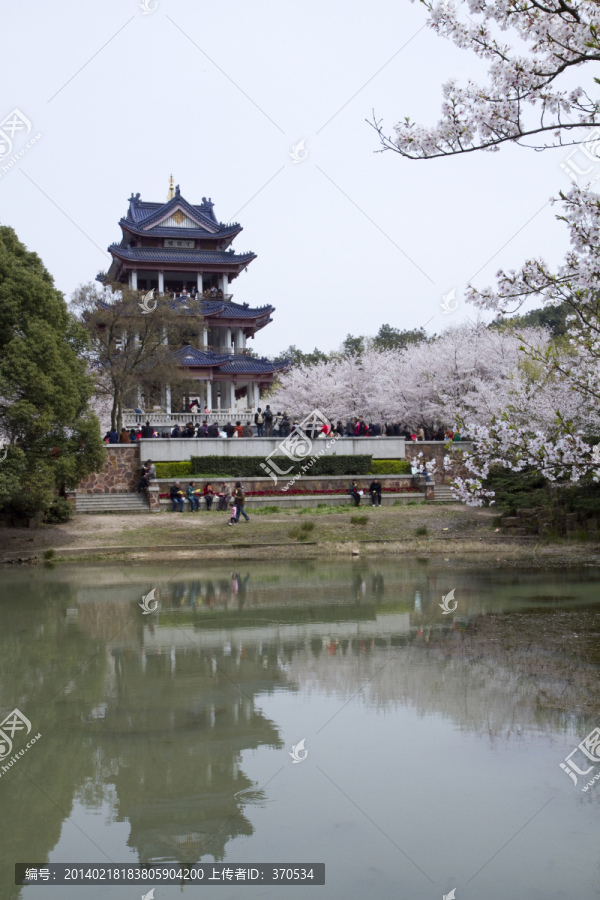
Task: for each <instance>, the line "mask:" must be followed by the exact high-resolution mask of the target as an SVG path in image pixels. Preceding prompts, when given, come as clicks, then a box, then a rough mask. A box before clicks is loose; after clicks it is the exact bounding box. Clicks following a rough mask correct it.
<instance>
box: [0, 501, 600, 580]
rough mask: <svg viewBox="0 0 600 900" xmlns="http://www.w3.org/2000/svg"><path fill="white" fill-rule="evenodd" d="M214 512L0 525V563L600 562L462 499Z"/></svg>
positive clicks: (592, 550) (597, 551) (574, 545)
mask: <svg viewBox="0 0 600 900" xmlns="http://www.w3.org/2000/svg"><path fill="white" fill-rule="evenodd" d="M219 516H220V514H217V513H215V512H211V513H207V512H205V511H203V512H201V513H193V514H192V513H188V514H186V515H182V514H179V513H177V514H174V513H169V512H166V513H161V514H159V515H155V516H149V515H147V514H142V515H131V514H111V515H106V514H91V515H85V516H84V515H78V516H75V517H74V518H73V519H71V520H70V521H69V522H66V523H63V524H60V525H46V526H42V527H41V528H39V529H35V530H30V529H16V528H2V529H0V542H1V544H2V547H3V552H2V557H1V558H0V566H13V565H42V564H44V563H52V564H55V563H59V562H60V563H75V562H83V563H85V562H102V561H109V560H119V561H127V560H132V561H133V560H160V561H161V562H164V561H168V560H173V561H175V560H185V559H194V558H196V559H198V560H210V559H214V560H218V559H244V560H250V559H257V560H265V559H290V560H293V559H298V560H303V559H310V558H312V559H327V558H331V559H352V558H375V557H381V558H382V559H383V558H388V559H389V558H390V557H397V558H398V559H399V560H403V559H407V558H408V559H413V558H415V557H420V558H429V557H432V556H440V557H443V558H447V559H448V560H449V559H450V558H452V559H454V560H456V559H458V558H460V557H471V558H474V559H478V560H479V561H481V562H483V561H484V560H486V561H488V562H489V564H491V565H497V564H498V563H503V564H505V565H547V566H555V565H559V564H567V565H577V564H580V565H581V564H583V565H600V542H599V541H582V540H574V539H568V538H561V539H558V540H556V541H553V542H550V541H548V540H547V539H545V538H540V537H538V536H529V535H519V536H518V537H517V536H516V535H515V536H514V537H513V536H512V535H510V534H508V535H507V534H503V533H502V532H500V529H499V527H498V516H497V513H496V511H494V510H490V509H482V508H478V509H473V508H468V507H464V506H460V505H457V504H442V505H436V504H422V505H416V506H409V507H402V508H399V507H398V508H396V507H380V508H377V509H373V508H371V507H362V508H361V509H360V511H359V514H358V515H357V512H356V511H354V510H352V509H347V510H346V509H344V510H343V511H339V510H333V509H325V510H319V511H318V512H317V510H315V509H307V510H289V511H285V512H282V511H278V512H270V511H269V512H268V513H262V514H260V513H258V512H256V511H255V512H254V513H253V514H252V515H251V521H250V522H249V523H245V524H242V523H241V522H240V528H241V529H242V530H241V533H240V529H239V528H232V529H230V528H227V527H224V526H225V525H226V521H225V519H224V518H223V517H219Z"/></svg>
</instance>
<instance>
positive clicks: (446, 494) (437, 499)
mask: <svg viewBox="0 0 600 900" xmlns="http://www.w3.org/2000/svg"><path fill="white" fill-rule="evenodd" d="M432 502H433V503H458V500H457V499H456V497H455V496H454V491H453V490H452V488H451V487H450V485H448V484H436V486H435V488H434V489H433V501H432Z"/></svg>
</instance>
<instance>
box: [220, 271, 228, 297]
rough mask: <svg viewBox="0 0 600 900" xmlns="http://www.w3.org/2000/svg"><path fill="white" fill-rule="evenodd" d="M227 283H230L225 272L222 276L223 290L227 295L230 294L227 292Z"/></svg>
mask: <svg viewBox="0 0 600 900" xmlns="http://www.w3.org/2000/svg"><path fill="white" fill-rule="evenodd" d="M227 283H228V282H227V275H226V273H225V272H223V274H222V275H221V290H222V291H223V293H224V294H227V293H228V291H227Z"/></svg>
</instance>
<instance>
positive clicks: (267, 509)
mask: <svg viewBox="0 0 600 900" xmlns="http://www.w3.org/2000/svg"><path fill="white" fill-rule="evenodd" d="M278 512H281V510H280V508H279V507H278V506H258V507H257V508H256V509H253V510H252V513H253V515H255V516H267V515H269V513H278Z"/></svg>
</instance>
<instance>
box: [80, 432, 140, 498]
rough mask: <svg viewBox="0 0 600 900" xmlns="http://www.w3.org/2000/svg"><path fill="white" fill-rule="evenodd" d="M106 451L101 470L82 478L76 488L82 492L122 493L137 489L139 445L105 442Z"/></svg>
mask: <svg viewBox="0 0 600 900" xmlns="http://www.w3.org/2000/svg"><path fill="white" fill-rule="evenodd" d="M106 451H107V453H106V462H105V464H104V468H103V469H102V471H101V472H94V473H93V474H92V475H88V476H87V478H84V479H83V481H82V482H81V484H80V485H79V487H78V488H77V490H78V491H80V492H81V493H83V494H122V493H123V492H125V491H135V490H137V486H138V481H139V478H140V460H139V447H138V446H137V445H136V444H107V445H106Z"/></svg>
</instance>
